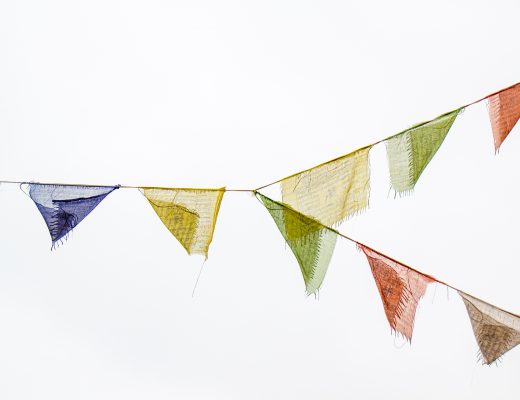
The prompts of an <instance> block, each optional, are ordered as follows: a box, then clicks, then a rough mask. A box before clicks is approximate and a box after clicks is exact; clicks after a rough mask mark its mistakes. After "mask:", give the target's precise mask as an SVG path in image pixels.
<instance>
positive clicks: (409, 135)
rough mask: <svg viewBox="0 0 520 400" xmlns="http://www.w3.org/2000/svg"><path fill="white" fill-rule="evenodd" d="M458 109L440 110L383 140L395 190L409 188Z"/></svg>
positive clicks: (441, 138)
mask: <svg viewBox="0 0 520 400" xmlns="http://www.w3.org/2000/svg"><path fill="white" fill-rule="evenodd" d="M460 111H461V109H458V110H455V111H451V112H449V113H446V114H443V115H441V116H440V117H438V118H436V119H434V120H433V121H429V122H426V123H422V124H418V125H415V126H414V127H412V128H410V129H408V130H406V131H405V132H403V133H400V134H398V135H395V136H392V137H391V138H389V139H387V140H386V151H387V155H388V166H389V169H390V181H391V183H392V187H393V188H394V190H395V191H396V192H398V193H408V192H411V191H412V190H413V188H414V186H415V184H416V183H417V181H418V180H419V177H420V176H421V174H422V173H423V171H424V169H425V168H426V166H427V165H428V163H429V162H430V161H431V160H432V158H433V156H434V155H435V153H436V152H437V150H438V149H439V147H440V146H441V144H442V142H443V141H444V138H445V137H446V135H447V134H448V132H449V130H450V128H451V126H452V125H453V122H455V118H457V115H458V114H459V112H460Z"/></svg>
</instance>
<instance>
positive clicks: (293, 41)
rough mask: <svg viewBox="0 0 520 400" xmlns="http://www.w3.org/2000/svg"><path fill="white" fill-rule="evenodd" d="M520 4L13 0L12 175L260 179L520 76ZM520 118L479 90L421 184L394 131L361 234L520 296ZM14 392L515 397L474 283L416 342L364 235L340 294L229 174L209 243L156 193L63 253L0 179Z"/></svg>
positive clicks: (124, 205) (5, 368) (80, 231)
mask: <svg viewBox="0 0 520 400" xmlns="http://www.w3.org/2000/svg"><path fill="white" fill-rule="evenodd" d="M519 11H520V5H519V3H518V2H517V1H494V2H491V1H490V2H485V1H444V0H441V1H435V2H433V1H431V2H417V1H392V2H383V1H379V2H373V1H365V2H345V1H286V0H282V1H280V0H278V1H263V2H251V1H250V2H243V1H234V2H233V1H218V2H215V1H157V0H149V1H142V2H137V1H113V0H103V1H45V2H42V1H27V0H17V1H3V2H1V3H0V88H1V90H0V132H1V135H2V136H1V137H2V143H1V146H0V178H1V179H12V180H34V181H41V182H68V183H93V184H117V183H120V184H128V185H148V186H152V185H160V186H176V187H186V186H192V187H197V186H198V187H220V186H223V185H226V186H228V187H230V188H254V187H257V186H260V185H262V184H265V183H268V182H270V181H273V180H276V179H278V178H281V177H283V176H286V175H289V174H291V173H294V172H296V171H298V170H301V169H305V168H308V167H311V166H313V165H315V164H318V163H321V162H323V161H325V160H328V159H331V158H334V157H337V156H339V155H342V154H346V153H348V152H350V151H351V150H353V149H355V148H357V147H361V146H364V145H366V144H368V143H370V142H373V141H375V140H379V139H381V138H383V137H386V136H388V135H390V134H393V133H396V132H398V131H400V130H402V129H404V128H406V127H408V126H410V125H412V124H414V123H416V122H419V121H422V120H425V119H430V118H432V117H435V116H436V115H438V114H441V113H443V112H445V111H448V110H452V109H454V108H456V107H458V106H460V105H462V104H466V103H468V102H471V101H473V100H475V99H478V98H480V97H482V96H484V95H486V94H488V93H491V92H493V91H495V90H498V89H501V88H503V87H506V86H509V85H511V84H513V83H515V82H517V81H520V73H519V71H520V69H519V61H520V55H519V45H518V38H519V29H518V14H519ZM519 149H520V127H518V126H517V127H516V129H515V130H514V131H513V132H512V133H511V135H510V137H509V138H508V139H507V140H506V142H505V143H504V144H503V146H502V150H501V152H500V154H499V155H498V156H495V155H494V152H493V139H492V135H491V129H490V124H489V120H488V117H487V109H486V105H485V104H484V103H482V104H479V105H477V106H475V107H472V108H471V109H468V110H467V111H466V112H465V113H464V114H462V115H461V116H460V117H459V118H458V119H457V120H456V122H455V124H454V125H453V128H452V130H451V131H450V133H449V135H448V137H447V139H446V141H445V142H444V145H443V146H442V147H441V149H440V151H439V152H438V153H437V156H436V157H435V158H434V160H433V161H432V163H430V165H429V166H428V168H427V170H426V172H425V173H424V174H423V176H422V177H421V179H420V181H419V184H418V185H417V187H416V191H415V193H414V195H413V196H411V197H407V198H397V199H394V196H393V195H392V194H391V193H390V192H389V182H388V170H387V167H386V155H385V149H384V146H381V145H380V146H377V147H376V148H374V149H373V151H372V152H371V168H372V195H371V207H370V209H369V210H368V211H367V212H366V213H364V214H363V215H361V216H359V217H356V218H354V219H352V220H350V221H348V222H346V223H344V224H343V225H342V226H341V228H340V230H341V231H343V232H344V233H346V234H348V235H350V236H353V237H355V238H357V239H359V240H361V241H363V242H365V243H367V244H368V245H371V246H372V247H374V248H376V249H378V250H380V251H383V252H385V253H387V254H389V255H391V256H393V257H395V258H398V259H401V260H403V261H405V262H407V263H408V264H410V265H412V266H414V267H416V268H418V269H420V270H422V271H424V272H426V273H429V274H432V275H434V276H436V277H438V278H439V279H442V280H445V281H447V282H449V283H452V284H453V285H455V286H458V287H460V288H461V289H464V290H465V291H467V292H469V293H472V294H474V295H476V296H479V297H481V298H483V299H485V300H487V301H489V302H491V303H493V304H496V305H498V306H501V307H503V308H506V309H508V310H510V311H513V312H517V313H518V312H520V299H519V297H518V280H519V278H520V273H519V265H518V258H517V249H518V226H519V224H520V212H519V211H518V204H519V203H520V191H519V190H518V182H519V179H520V168H519V157H518V152H519ZM0 205H1V207H0V221H2V223H1V226H0V242H1V243H2V244H3V245H2V257H1V260H2V261H1V264H0V398H2V399H8V400H11V399H16V400H18V399H39V400H40V399H53V400H60V399H125V400H131V399H145V398H146V399H149V398H151V399H159V400H160V399H172V398H174V399H188V400H191V399H226V400H228V399H251V400H257V399H292V398H295V399H300V400H305V399H317V398H320V399H333V400H335V399H350V398H366V399H380V398H382V397H384V398H386V399H417V398H424V399H438V398H448V397H449V398H452V397H453V398H455V397H456V398H459V399H472V400H474V399H489V398H493V399H515V398H518V392H519V390H520V381H519V379H518V372H519V371H520V350H519V349H514V350H512V351H511V352H509V353H507V354H506V356H505V357H504V358H503V361H502V363H500V364H499V365H498V366H492V367H483V366H480V365H479V364H478V363H477V351H478V348H477V345H476V342H475V339H474V337H473V332H472V330H471V326H470V322H469V319H468V317H467V314H466V311H465V308H464V305H463V303H462V301H461V300H460V299H459V298H458V296H457V295H456V293H454V292H447V291H446V289H445V288H443V287H440V286H431V287H430V289H429V290H428V293H427V295H426V296H425V298H424V300H423V302H422V303H421V305H420V307H419V310H418V314H417V319H416V325H415V332H414V338H413V343H412V346H409V345H407V344H405V343H403V342H402V340H400V339H395V338H394V337H393V336H392V335H391V334H390V329H389V326H388V323H387V321H386V318H385V315H384V312H383V307H382V304H381V300H380V298H379V294H378V292H377V288H376V286H375V283H374V282H373V278H372V276H371V273H370V269H369V267H368V264H367V263H366V259H365V258H364V256H363V255H361V254H360V253H359V252H357V251H356V250H355V248H354V246H353V245H352V244H350V243H348V242H346V241H339V242H338V245H337V247H336V252H335V255H334V257H333V259H332V262H331V265H330V268H329V273H328V275H327V277H326V278H325V283H324V285H323V287H322V289H321V291H320V296H319V300H315V299H314V298H313V297H309V298H306V297H305V294H304V293H305V290H304V284H303V280H302V278H301V275H300V272H299V267H298V265H297V262H296V260H295V259H294V257H293V255H292V253H291V252H290V250H289V249H288V248H286V246H285V245H284V242H283V239H282V237H281V236H280V234H279V232H278V230H277V228H276V226H275V225H274V223H273V221H272V220H271V217H270V216H269V214H268V213H267V212H266V211H265V210H264V209H263V208H262V207H261V205H260V204H259V203H258V202H257V201H256V200H255V199H254V198H252V197H251V196H250V195H248V194H243V193H227V194H226V195H225V196H224V200H223V203H222V207H221V213H220V216H219V220H218V224H217V228H216V231H215V237H214V241H213V244H212V246H211V248H210V255H209V260H208V261H207V262H206V264H205V266H204V269H203V272H202V276H201V278H200V282H199V285H198V287H197V291H196V294H195V298H192V296H191V293H192V290H193V286H194V283H195V280H196V277H197V274H198V272H199V268H200V265H201V262H202V259H201V258H200V257H189V256H187V255H186V253H185V251H184V249H183V248H182V247H181V245H180V244H179V243H178V242H176V240H175V239H174V238H173V236H172V235H171V234H170V233H169V232H168V231H167V230H166V229H165V228H164V226H163V225H162V224H161V222H160V221H159V219H158V218H157V217H156V216H155V214H154V212H153V210H152V208H151V207H150V206H149V205H148V204H147V202H146V200H145V199H144V197H143V196H141V194H140V193H139V192H138V191H137V190H118V191H116V192H114V193H112V194H111V195H109V196H108V197H107V198H106V200H105V201H104V202H103V203H101V205H100V206H99V207H98V208H97V209H96V210H95V211H94V212H93V213H92V214H91V215H90V216H89V217H88V218H87V219H85V220H84V221H83V222H82V223H81V224H80V225H79V226H78V228H77V229H76V230H75V231H74V233H73V235H72V237H71V238H70V239H69V241H68V242H67V243H65V245H63V246H62V247H60V248H59V249H57V250H56V251H53V252H51V251H50V238H49V234H48V232H47V229H46V226H45V224H44V222H43V219H42V218H41V216H40V215H39V213H38V211H37V209H36V207H35V206H34V204H33V203H32V202H31V201H30V199H29V198H28V197H27V196H25V195H24V194H23V193H22V192H21V191H20V190H19V189H18V188H17V187H16V186H15V185H2V186H1V187H0Z"/></svg>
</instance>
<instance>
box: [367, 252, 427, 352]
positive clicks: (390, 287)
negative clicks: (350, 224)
mask: <svg viewBox="0 0 520 400" xmlns="http://www.w3.org/2000/svg"><path fill="white" fill-rule="evenodd" d="M358 248H359V249H361V250H362V251H363V253H365V255H366V257H367V260H368V263H369V264H370V269H371V270H372V275H373V276H374V280H375V281H376V285H377V289H378V290H379V294H380V295H381V300H382V301H383V307H384V309H385V314H386V318H387V319H388V322H389V323H390V327H391V328H392V330H393V331H395V332H399V333H400V334H401V335H403V336H404V337H405V338H406V339H407V340H408V341H409V342H411V341H412V333H413V326H414V320H415V312H416V310H417V305H418V304H419V300H420V299H421V297H423V296H424V293H425V292H426V288H427V286H428V284H429V283H430V282H434V279H433V278H432V277H430V276H428V275H423V274H421V273H419V272H417V271H414V270H412V269H410V268H408V267H406V266H404V265H402V264H400V263H398V262H397V261H394V260H392V259H390V258H388V257H386V256H384V255H382V254H380V253H378V252H376V251H375V250H372V249H371V248H369V247H366V246H363V245H361V244H359V243H358Z"/></svg>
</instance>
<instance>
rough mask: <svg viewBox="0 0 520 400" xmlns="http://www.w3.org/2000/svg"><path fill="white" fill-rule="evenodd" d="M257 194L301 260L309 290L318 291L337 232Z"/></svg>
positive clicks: (309, 291)
mask: <svg viewBox="0 0 520 400" xmlns="http://www.w3.org/2000/svg"><path fill="white" fill-rule="evenodd" d="M257 195H258V196H260V199H261V200H262V202H263V203H264V206H265V208H266V209H267V211H269V213H270V214H271V216H272V217H273V219H274V222H275V223H276V226H278V229H279V230H280V233H281V234H282V236H283V237H284V239H285V241H286V242H287V244H288V245H289V247H290V248H291V250H292V252H293V253H294V255H295V257H296V259H297V260H298V264H299V265H300V270H301V272H302V275H303V280H304V281H305V287H306V291H307V294H312V293H315V292H316V291H317V290H318V289H319V288H320V286H321V283H322V282H323V279H324V278H325V274H326V272H327V268H328V266H329V263H330V259H331V257H332V253H333V252H334V247H335V245H336V239H337V234H336V232H334V231H333V230H332V229H329V228H327V227H325V226H323V225H322V224H320V223H319V222H318V221H316V220H314V219H312V218H309V217H307V216H305V215H303V214H301V213H299V212H297V211H295V210H293V209H292V208H291V207H289V206H288V205H286V204H284V203H280V202H277V201H274V200H271V199H270V198H268V197H265V196H264V195H262V194H260V193H258V192H257Z"/></svg>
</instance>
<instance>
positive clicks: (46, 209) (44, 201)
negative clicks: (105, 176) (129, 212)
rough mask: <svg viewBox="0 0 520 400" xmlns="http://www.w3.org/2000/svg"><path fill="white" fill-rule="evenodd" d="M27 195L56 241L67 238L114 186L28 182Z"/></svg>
mask: <svg viewBox="0 0 520 400" xmlns="http://www.w3.org/2000/svg"><path fill="white" fill-rule="evenodd" d="M28 185H29V196H30V197H31V199H32V200H33V201H34V204H36V207H38V210H39V211H40V213H41V215H42V216H43V219H44V220H45V223H46V224H47V227H48V228H49V233H50V235H51V239H52V248H54V247H55V246H56V243H58V242H60V243H61V242H62V239H63V238H65V239H67V237H68V235H69V232H70V231H72V229H74V228H75V227H76V226H77V225H78V224H79V223H80V222H81V221H83V219H84V218H85V217H86V216H87V215H88V214H90V212H91V211H92V210H93V209H94V208H96V206H97V205H98V204H99V203H101V201H102V200H103V199H104V198H105V197H107V196H108V195H109V194H110V193H111V192H112V191H114V190H115V189H117V188H118V186H73V185H45V184H40V183H30V184H28Z"/></svg>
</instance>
